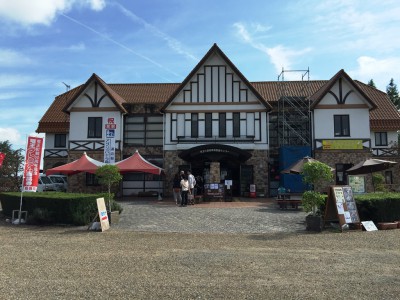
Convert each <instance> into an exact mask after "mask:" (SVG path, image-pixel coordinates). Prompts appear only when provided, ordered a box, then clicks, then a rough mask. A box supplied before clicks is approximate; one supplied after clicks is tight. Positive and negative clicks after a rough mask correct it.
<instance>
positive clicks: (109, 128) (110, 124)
mask: <svg viewBox="0 0 400 300" xmlns="http://www.w3.org/2000/svg"><path fill="white" fill-rule="evenodd" d="M105 129H106V139H105V140H104V163H106V164H113V163H115V130H116V129H117V125H116V124H114V118H108V120H107V124H105Z"/></svg>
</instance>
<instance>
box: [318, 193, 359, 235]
mask: <svg viewBox="0 0 400 300" xmlns="http://www.w3.org/2000/svg"><path fill="white" fill-rule="evenodd" d="M332 221H339V224H340V227H341V228H342V226H343V225H344V224H351V223H354V224H359V223H360V217H359V216H358V211H357V206H356V202H355V200H354V195H353V190H352V188H351V186H331V187H330V189H329V193H328V201H327V203H326V208H325V223H327V222H332Z"/></svg>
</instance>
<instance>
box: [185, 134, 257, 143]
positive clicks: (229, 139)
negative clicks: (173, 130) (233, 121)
mask: <svg viewBox="0 0 400 300" xmlns="http://www.w3.org/2000/svg"><path fill="white" fill-rule="evenodd" d="M254 141H256V139H255V137H254V136H243V135H242V136H237V137H236V136H225V137H220V136H212V137H204V136H202V137H187V136H180V137H178V142H179V143H190V144H215V143H238V144H239V143H253V142H254Z"/></svg>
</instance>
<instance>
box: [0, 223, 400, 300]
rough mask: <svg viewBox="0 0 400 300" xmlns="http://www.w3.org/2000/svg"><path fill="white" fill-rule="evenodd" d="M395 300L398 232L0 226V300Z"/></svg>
mask: <svg viewBox="0 0 400 300" xmlns="http://www.w3.org/2000/svg"><path fill="white" fill-rule="evenodd" d="M100 297H101V298H110V299H400V229H395V230H386V231H376V232H361V231H357V232H347V233H339V232H333V231H324V232H323V233H318V234H311V233H304V234H298V233H296V234H284V233H279V234H258V235H249V234H182V233H143V232H133V231H125V230H120V229H118V230H117V229H113V228H111V229H110V230H109V231H106V232H103V233H101V232H93V231H87V230H86V228H85V227H35V226H25V225H10V224H6V223H4V222H3V223H1V224H0V298H2V299H98V298H100Z"/></svg>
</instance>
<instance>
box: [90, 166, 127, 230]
mask: <svg viewBox="0 0 400 300" xmlns="http://www.w3.org/2000/svg"><path fill="white" fill-rule="evenodd" d="M96 176H97V177H98V179H99V183H100V184H101V185H105V186H107V188H108V199H107V200H108V215H109V220H110V223H111V222H112V223H118V220H119V211H118V210H117V211H113V210H112V205H111V202H112V201H111V186H113V185H114V184H117V183H118V182H120V181H121V179H122V176H121V174H120V173H119V169H118V167H117V166H115V165H104V166H101V167H99V168H98V169H97V170H96Z"/></svg>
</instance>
